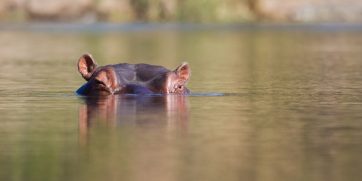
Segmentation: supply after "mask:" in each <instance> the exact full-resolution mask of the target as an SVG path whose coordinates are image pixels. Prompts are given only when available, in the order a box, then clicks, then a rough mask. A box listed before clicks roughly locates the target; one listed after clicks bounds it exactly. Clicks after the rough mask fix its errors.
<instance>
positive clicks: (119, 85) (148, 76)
mask: <svg viewBox="0 0 362 181" xmlns="http://www.w3.org/2000/svg"><path fill="white" fill-rule="evenodd" d="M78 71H79V73H80V74H81V75H82V77H83V78H84V79H85V80H86V81H87V83H85V84H84V85H83V86H81V87H80V88H79V89H78V90H77V91H76V93H77V94H79V95H113V94H178V95H186V94H189V93H190V90H189V89H187V88H186V87H185V85H186V83H187V81H188V80H189V78H190V76H191V69H190V66H189V65H188V64H187V63H186V62H184V63H182V64H181V65H179V66H178V67H177V68H176V69H175V70H169V69H167V68H165V67H162V66H158V65H149V64H128V63H120V64H113V65H105V66H98V65H97V63H96V61H95V60H94V58H93V57H92V55H91V54H89V53H86V54H84V55H82V56H81V57H80V58H79V60H78Z"/></svg>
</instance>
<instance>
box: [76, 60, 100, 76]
mask: <svg viewBox="0 0 362 181" xmlns="http://www.w3.org/2000/svg"><path fill="white" fill-rule="evenodd" d="M96 68H97V64H96V62H95V61H94V59H93V57H92V55H91V54H84V55H82V56H81V57H80V58H79V60H78V71H79V73H80V74H81V75H82V76H83V78H84V79H85V80H89V78H90V77H91V76H92V74H93V72H94V70H95V69H96Z"/></svg>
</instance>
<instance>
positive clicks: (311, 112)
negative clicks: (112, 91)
mask: <svg viewBox="0 0 362 181" xmlns="http://www.w3.org/2000/svg"><path fill="white" fill-rule="evenodd" d="M99 26H100V27H98V28H99V29H101V30H102V31H85V30H84V29H80V30H79V29H76V31H72V30H73V29H72V26H70V27H69V28H65V29H63V30H62V31H54V30H56V29H47V28H41V27H40V28H38V29H37V28H35V29H26V28H25V30H24V27H23V28H21V27H20V28H19V27H13V28H4V27H3V28H1V31H0V63H1V66H0V180H9V181H10V180H87V181H90V180H155V181H156V180H157V181H159V180H165V181H166V180H167V181H169V180H271V181H274V180H275V181H277V180H303V181H304V180H349V181H352V180H359V179H360V178H361V177H362V174H361V171H360V170H362V156H361V152H362V140H361V138H362V113H361V110H362V59H361V57H362V51H361V50H362V31H360V30H359V29H358V28H357V29H353V31H350V30H349V29H348V28H345V29H343V28H340V29H337V30H336V29H334V27H330V28H328V27H323V28H322V29H321V28H318V26H316V28H295V27H294V28H287V27H284V28H266V27H254V28H240V27H239V28H238V27H226V28H212V27H211V28H210V27H209V28H207V27H205V28H196V29H192V28H190V27H187V28H185V29H183V28H180V29H178V28H171V29H170V28H160V29H157V28H156V29H154V28H145V29H141V30H140V29H137V31H134V30H133V29H132V28H131V27H130V28H129V29H113V30H112V31H106V30H104V27H103V29H102V25H99ZM152 27H153V26H152ZM73 28H74V27H73ZM330 30H332V31H330ZM84 52H90V53H92V54H93V56H94V57H95V59H96V60H97V62H98V63H99V64H100V65H104V64H110V63H118V62H128V63H141V62H142V63H150V64H160V65H163V66H165V67H168V68H170V69H171V68H173V67H177V65H179V64H180V63H181V62H183V61H187V62H189V64H190V65H191V69H192V77H191V80H190V82H189V86H188V87H189V88H190V89H191V90H192V91H193V92H194V94H193V95H191V96H187V97H184V96H145V97H134V96H110V97H103V98H94V97H93V98H85V97H79V96H76V95H75V94H74V91H75V90H76V89H77V88H78V87H79V86H80V85H82V84H83V83H84V80H82V78H81V76H80V75H79V74H78V72H77V68H76V61H77V59H78V58H79V57H80V55H81V54H82V53H84Z"/></svg>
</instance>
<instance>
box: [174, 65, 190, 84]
mask: <svg viewBox="0 0 362 181" xmlns="http://www.w3.org/2000/svg"><path fill="white" fill-rule="evenodd" d="M174 72H175V73H176V75H177V77H178V78H179V79H182V80H184V81H187V80H189V78H190V77H191V68H190V66H189V64H187V63H186V62H184V63H182V64H181V65H180V66H178V67H177V68H176V69H175V70H174Z"/></svg>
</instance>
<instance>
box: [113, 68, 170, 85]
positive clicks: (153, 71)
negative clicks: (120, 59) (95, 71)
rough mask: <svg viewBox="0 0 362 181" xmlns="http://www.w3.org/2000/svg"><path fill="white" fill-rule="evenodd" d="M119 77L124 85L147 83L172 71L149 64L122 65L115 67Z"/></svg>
mask: <svg viewBox="0 0 362 181" xmlns="http://www.w3.org/2000/svg"><path fill="white" fill-rule="evenodd" d="M113 68H114V70H115V72H116V75H117V77H118V78H119V80H121V82H123V83H129V82H133V83H137V82H140V83H142V82H147V81H149V80H151V79H153V78H154V77H156V76H159V75H163V74H165V73H167V72H169V71H170V70H168V69H166V68H165V67H162V66H157V65H149V64H128V63H121V64H116V65H113Z"/></svg>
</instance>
